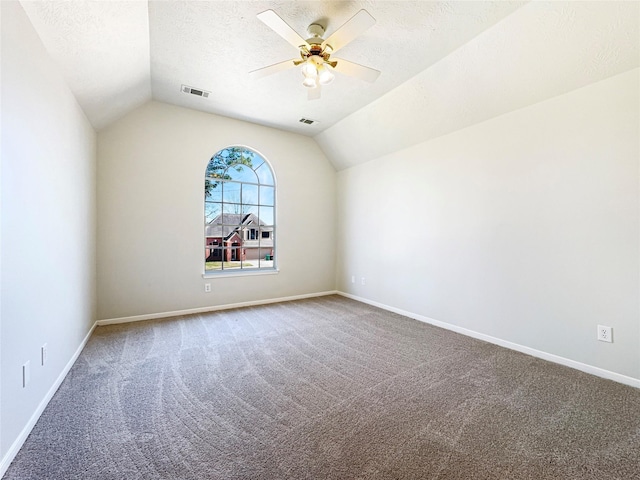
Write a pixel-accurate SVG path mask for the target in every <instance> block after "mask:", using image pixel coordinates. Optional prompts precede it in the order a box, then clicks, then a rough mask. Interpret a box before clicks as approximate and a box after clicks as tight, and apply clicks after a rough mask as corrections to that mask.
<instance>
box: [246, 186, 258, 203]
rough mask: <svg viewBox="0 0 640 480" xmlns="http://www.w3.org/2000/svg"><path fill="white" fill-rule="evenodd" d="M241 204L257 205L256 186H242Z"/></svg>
mask: <svg viewBox="0 0 640 480" xmlns="http://www.w3.org/2000/svg"><path fill="white" fill-rule="evenodd" d="M242 203H243V204H244V205H257V204H258V186H257V185H248V184H246V183H244V184H242Z"/></svg>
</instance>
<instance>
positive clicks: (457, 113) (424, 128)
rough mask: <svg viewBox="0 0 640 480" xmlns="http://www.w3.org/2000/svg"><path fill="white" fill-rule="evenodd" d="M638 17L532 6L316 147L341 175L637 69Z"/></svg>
mask: <svg viewBox="0 0 640 480" xmlns="http://www.w3.org/2000/svg"><path fill="white" fill-rule="evenodd" d="M639 18H640V3H639V2H531V3H529V4H527V5H525V6H524V7H522V8H521V9H519V10H518V11H516V12H514V13H513V14H512V15H510V16H509V17H508V18H507V19H506V20H505V21H503V22H500V23H498V24H497V25H495V26H494V27H492V28H491V29H488V30H486V31H485V32H483V33H482V34H480V35H479V36H477V37H476V38H474V39H473V40H471V41H470V42H468V43H467V44H465V45H463V46H462V47H461V48H459V49H458V50H456V51H455V52H453V53H451V54H450V55H448V56H447V57H446V58H443V59H442V60H440V61H439V62H437V63H435V64H434V65H432V66H431V67H430V68H428V69H426V70H424V71H422V72H421V73H419V74H418V75H416V76H415V77H413V78H411V79H410V80H409V81H407V82H406V83H405V84H403V85H401V86H399V87H398V88H396V89H394V90H393V91H391V92H389V93H388V94H386V95H384V96H382V97H381V98H379V99H377V100H375V101H374V102H372V103H370V104H368V105H367V106H365V107H364V108H362V109H360V110H358V111H356V112H354V113H352V114H351V115H349V116H347V117H346V118H344V119H343V120H341V121H339V122H337V123H336V124H335V125H333V126H331V127H329V128H328V129H326V130H324V131H323V132H321V133H320V134H318V135H317V136H316V137H315V138H316V141H317V142H318V143H319V145H320V147H321V148H322V149H323V151H324V152H325V154H326V155H327V156H328V157H329V158H330V159H331V161H332V162H333V164H334V166H335V167H336V168H337V169H338V170H340V169H344V168H347V167H349V166H352V165H356V164H358V163H362V162H364V161H367V160H369V159H372V158H376V157H379V156H382V155H385V154H387V153H390V152H394V151H398V150H401V149H402V148H406V147H409V146H411V145H415V144H417V143H419V142H423V141H426V140H429V139H431V138H435V137H437V136H440V135H444V134H446V133H450V132H454V131H456V130H460V129H461V128H464V127H467V126H470V125H473V124H475V123H478V122H482V121H484V120H487V119H490V118H493V117H496V116H498V115H501V114H504V113H507V112H511V111H513V110H516V109H519V108H523V107H525V106H527V105H532V104H534V103H537V102H540V101H543V100H545V99H548V98H551V97H554V96H557V95H560V94H563V93H566V92H569V91H571V90H575V89H577V88H580V87H582V86H585V85H588V84H590V83H593V82H597V81H599V80H602V79H605V78H608V77H611V76H613V75H616V74H619V73H622V72H626V71H628V70H631V69H633V68H637V67H638V66H639V65H640V29H639ZM639 87H640V86H639ZM372 119H375V121H372Z"/></svg>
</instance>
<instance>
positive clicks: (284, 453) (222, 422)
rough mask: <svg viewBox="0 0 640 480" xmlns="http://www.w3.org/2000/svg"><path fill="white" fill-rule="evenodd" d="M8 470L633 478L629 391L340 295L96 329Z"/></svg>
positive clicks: (638, 435)
mask: <svg viewBox="0 0 640 480" xmlns="http://www.w3.org/2000/svg"><path fill="white" fill-rule="evenodd" d="M5 478H6V479H7V480H8V479H61V480H62V479H64V480H68V479H131V480H133V479H185V480H186V479H413V478H421V479H489V478H491V479H535V480H541V479H597V480H607V479H614V478H615V479H624V480H629V479H640V390H636V389H633V388H631V387H626V386H623V385H620V384H617V383H614V382H611V381H607V380H603V379H599V378H596V377H593V376H590V375H587V374H583V373H581V372H577V371H574V370H571V369H569V368H565V367H562V366H558V365H555V364H552V363H548V362H545V361H542V360H539V359H536V358H533V357H529V356H527V355H523V354H520V353H516V352H512V351H510V350H506V349H503V348H500V347H497V346H494V345H491V344H487V343H484V342H480V341H477V340H474V339H471V338H467V337H464V336H461V335H457V334H454V333H451V332H448V331H445V330H441V329H438V328H435V327H432V326H429V325H425V324H422V323H419V322H417V321H414V320H411V319H408V318H405V317H402V316H399V315H395V314H391V313H388V312H386V311H383V310H379V309H376V308H373V307H370V306H368V305H364V304H362V303H358V302H354V301H351V300H348V299H345V298H342V297H338V296H330V297H323V298H317V299H310V300H303V301H296V302H288V303H280V304H273V305H267V306H260V307H252V308H244V309H237V310H228V311H223V312H217V313H210V314H203V315H192V316H184V317H178V318H174V319H167V320H160V321H150V322H139V323H133V324H127V325H114V326H109V327H100V328H98V329H97V330H96V332H95V333H94V335H93V336H92V338H91V340H90V341H89V343H88V345H87V347H86V348H85V349H84V351H83V352H82V354H81V356H80V358H79V359H78V361H77V362H76V364H75V365H74V367H73V369H72V370H71V372H70V373H69V375H68V377H67V378H66V380H65V381H64V383H63V384H62V386H61V387H60V389H59V391H58V392H57V394H56V395H55V397H54V398H53V399H52V401H51V402H50V404H49V406H48V407H47V409H46V411H45V412H44V414H43V415H42V417H41V418H40V420H39V421H38V423H37V425H36V426H35V428H34V430H33V432H32V433H31V435H30V436H29V438H28V439H27V441H26V443H25V445H24V447H23V448H22V450H21V451H20V452H19V454H18V456H17V457H16V459H15V461H14V462H13V464H12V465H11V467H10V468H9V470H8V472H7V474H6V476H5Z"/></svg>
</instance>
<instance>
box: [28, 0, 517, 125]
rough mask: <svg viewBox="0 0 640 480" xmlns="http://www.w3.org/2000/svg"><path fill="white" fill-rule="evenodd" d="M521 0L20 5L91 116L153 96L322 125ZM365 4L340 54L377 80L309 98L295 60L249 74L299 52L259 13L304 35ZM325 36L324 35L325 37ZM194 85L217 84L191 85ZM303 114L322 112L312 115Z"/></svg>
mask: <svg viewBox="0 0 640 480" xmlns="http://www.w3.org/2000/svg"><path fill="white" fill-rule="evenodd" d="M522 3H523V2H507V1H497V2H488V1H487V2H481V1H479V2H460V1H449V2H428V1H362V0H358V1H345V2H335V1H322V2H321V1H303V2H301V1H287V2H284V1H204V2H203V1H200V2H195V1H150V2H145V1H139V0H134V1H82V0H75V1H71V2H66V1H60V0H57V1H36V2H34V1H28V0H23V1H22V4H23V5H24V7H25V10H26V11H27V14H28V15H29V17H30V19H31V21H32V23H33V24H34V26H35V28H36V30H37V32H38V33H39V35H40V37H41V38H42V40H43V43H44V44H45V47H46V48H47V49H48V51H49V52H50V54H51V56H52V57H53V58H54V60H56V61H57V62H58V63H59V64H60V65H61V68H62V71H63V74H64V75H65V77H66V79H67V81H68V83H69V85H70V87H71V89H72V90H73V91H74V93H75V94H76V97H77V98H78V101H79V103H80V105H81V106H82V107H83V108H84V110H85V112H86V113H87V116H88V117H89V120H90V121H91V122H92V124H93V125H94V127H96V128H97V129H100V128H102V127H104V126H105V125H107V124H108V123H110V122H111V121H113V120H114V119H117V118H119V117H120V116H122V115H124V114H126V113H128V112H129V111H131V110H132V109H133V108H135V107H137V106H138V105H140V104H141V103H143V102H145V101H146V100H148V99H149V98H150V97H151V96H153V98H154V99H156V100H159V101H162V102H167V103H172V104H176V105H181V106H185V107H189V108H194V109H197V110H202V111H206V112H211V113H217V114H221V115H226V116H230V117H234V118H240V119H244V120H248V121H252V122H256V123H260V124H264V125H269V126H274V127H277V128H281V129H285V130H289V131H295V132H298V133H303V134H305V135H315V134H317V133H318V132H320V131H322V130H323V129H326V128H328V127H330V126H331V125H333V124H334V123H336V122H337V121H339V120H340V119H342V118H344V117H346V116H347V115H349V114H351V113H353V112H355V111H357V110H358V109H360V108H362V107H363V106H365V105H367V104H369V103H371V102H372V101H374V100H375V99H377V98H379V97H380V96H382V95H384V94H385V93H387V92H389V91H391V90H392V89H393V88H395V87H397V86H398V85H400V84H401V83H403V82H405V81H407V80H408V79H410V78H411V77H412V76H414V75H416V74H417V73H419V72H421V71H422V70H424V69H425V68H427V67H429V66H430V65H432V64H433V63H435V62H437V61H438V60H440V59H441V58H443V57H445V56H446V55H448V54H449V53H451V52H452V51H454V50H455V49H456V48H458V47H460V46H461V45H463V44H465V43H466V42H468V41H469V40H470V39H472V38H473V37H474V36H476V35H478V34H479V33H480V32H482V31H483V30H485V29H487V28H490V27H491V26H492V25H494V24H495V23H496V22H498V21H500V20H501V19H503V18H504V17H506V16H507V15H509V14H510V13H512V12H513V11H514V10H516V9H517V8H518V7H519V6H521V5H522ZM361 8H364V9H366V10H367V11H369V13H371V14H372V15H373V16H374V17H375V18H376V20H377V23H376V24H375V25H374V26H373V27H371V28H370V29H369V30H368V31H367V32H365V33H364V34H363V35H362V36H360V37H358V38H357V39H355V40H354V41H353V42H352V43H350V44H349V45H347V46H346V47H345V48H343V49H342V50H341V51H340V52H339V53H340V55H339V57H341V58H344V59H345V60H351V61H354V62H356V63H360V64H363V65H367V66H370V67H373V68H375V69H378V70H380V71H381V72H382V74H381V75H380V77H379V78H378V80H377V81H376V82H375V83H374V84H369V83H366V82H363V81H361V80H357V79H354V78H351V77H346V76H344V75H340V74H337V75H336V79H335V81H334V82H333V83H332V84H331V85H328V86H326V87H324V88H323V92H322V98H321V99H320V100H315V101H309V100H307V90H306V88H305V87H304V86H302V75H301V74H300V72H299V71H298V70H297V69H291V70H288V71H284V72H280V73H277V74H275V75H273V76H270V77H266V78H262V79H256V80H252V79H250V78H249V76H248V75H247V74H248V72H249V71H251V70H255V69H257V68H260V67H263V66H266V65H271V64H273V63H277V62H280V61H284V60H287V59H292V58H295V57H296V56H297V52H296V50H295V49H294V48H293V47H292V46H291V45H289V44H288V43H287V42H286V41H285V40H283V39H282V38H281V37H279V36H278V35H277V34H276V33H275V32H274V31H272V30H271V29H269V28H268V27H267V26H266V25H264V24H263V23H262V22H261V21H260V20H258V18H256V15H257V14H258V13H260V12H263V11H265V10H267V9H273V10H275V11H276V12H277V13H278V14H279V15H280V16H281V17H282V18H283V19H284V20H285V21H286V22H288V23H289V25H291V27H292V28H293V29H294V30H296V31H297V32H298V33H299V34H300V35H302V36H303V37H304V38H306V37H307V34H306V29H307V26H308V25H309V24H311V23H314V22H316V23H321V24H323V25H324V26H325V27H326V33H327V35H330V34H331V33H332V32H333V31H335V30H336V29H337V28H339V27H340V26H341V25H342V24H343V23H345V22H346V21H347V20H348V19H349V18H351V17H352V16H353V15H354V14H355V13H356V12H357V11H358V10H360V9H361ZM325 38H326V36H325ZM182 84H186V85H189V86H192V87H196V88H199V89H204V90H207V91H210V92H212V93H211V95H210V97H209V98H207V99H204V98H199V97H195V96H191V95H187V94H184V93H182V92H181V91H180V86H181V85H182ZM301 117H305V118H311V119H313V120H317V121H318V123H317V124H314V125H311V126H309V125H304V124H301V123H300V122H299V121H298V120H299V119H300V118H301Z"/></svg>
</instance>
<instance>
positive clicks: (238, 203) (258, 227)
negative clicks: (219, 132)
mask: <svg viewBox="0 0 640 480" xmlns="http://www.w3.org/2000/svg"><path fill="white" fill-rule="evenodd" d="M232 149H233V150H240V155H241V156H243V155H245V152H248V153H249V154H250V155H246V156H251V160H252V163H254V164H250V165H247V164H245V163H240V162H234V163H229V164H227V165H226V168H225V169H224V171H223V172H224V173H223V175H221V176H219V177H212V176H210V174H209V173H210V172H209V167H210V165H211V163H212V162H213V161H214V159H215V158H216V156H218V155H222V153H223V152H224V151H225V150H232ZM232 153H234V152H232ZM256 160H257V161H256ZM242 161H243V160H242ZM237 165H240V166H242V167H243V168H249V169H250V170H251V171H252V172H253V174H254V175H255V181H253V180H252V181H247V180H246V179H242V178H240V179H234V178H233V177H232V176H231V175H228V174H227V173H228V172H229V171H230V170H231V169H232V168H233V167H234V166H237ZM263 165H264V166H263ZM259 168H267V169H268V170H269V174H270V175H269V176H270V179H268V180H271V182H270V183H269V182H268V181H267V182H263V181H262V180H261V176H262V174H260V173H259V172H258V169H259ZM236 171H238V170H236ZM242 176H245V175H244V174H241V177H242ZM223 177H231V178H223ZM212 178H215V183H216V187H214V188H220V190H219V193H218V194H217V195H216V197H217V198H218V199H217V200H211V198H210V196H209V195H207V182H210V181H212ZM263 178H264V177H263ZM204 183H205V189H204V192H203V194H204V201H203V206H204V215H203V218H204V232H203V233H204V252H203V253H204V261H203V263H202V265H203V274H202V276H203V278H219V277H227V276H247V275H271V274H277V273H279V271H280V270H279V268H278V264H277V258H278V253H277V245H276V241H277V238H276V237H277V235H275V232H276V230H277V190H278V188H277V180H276V174H275V171H274V169H273V166H272V165H271V162H269V160H268V159H267V158H266V157H265V156H264V155H263V154H262V153H260V152H259V151H257V150H256V149H254V148H251V147H249V146H246V145H228V146H226V147H223V148H221V149H219V150H218V151H217V152H216V153H215V154H213V155H212V156H211V158H210V159H209V161H208V162H207V165H206V166H205V174H204ZM232 184H236V185H238V187H239V188H238V189H237V191H238V192H240V193H239V199H234V200H233V201H231V200H229V199H228V198H227V197H226V196H225V185H232ZM244 185H250V186H251V188H253V189H254V190H255V191H256V192H257V197H258V198H257V200H255V201H253V200H245V199H244V198H243V190H244ZM263 187H267V188H266V189H265V190H264V191H263ZM269 189H272V190H273V192H272V194H271V193H269ZM209 191H211V190H209ZM232 191H233V190H232V189H230V190H229V192H232ZM265 192H266V194H267V197H270V195H272V201H271V202H270V203H269V201H268V200H263V199H262V198H261V195H263V194H264V193H265ZM263 201H264V202H266V203H263ZM209 205H217V206H218V207H217V209H218V211H219V213H218V214H217V215H216V216H215V217H213V218H211V216H210V214H208V213H207V210H208V208H209ZM263 208H264V209H270V210H271V211H272V214H271V215H272V221H271V223H269V224H268V225H267V224H264V222H263V221H262V220H261V218H260V217H261V211H262V209H263ZM226 209H239V210H240V211H241V213H240V214H237V215H243V217H241V218H242V220H240V222H239V223H238V224H237V225H236V224H235V223H232V224H226V223H225V221H224V217H225V215H230V213H229V212H228V211H226ZM245 209H246V211H247V212H248V213H246V212H245ZM249 215H251V217H249ZM267 215H269V214H267ZM208 218H211V220H210V221H209V222H208V221H207V220H208ZM218 219H220V222H219V223H216V224H215V225H219V226H220V234H221V235H222V236H221V237H217V236H216V237H212V236H210V235H208V231H207V227H209V226H211V223H212V222H214V221H215V220H218ZM256 221H257V222H256ZM245 222H247V223H245ZM263 227H264V228H265V230H263ZM226 228H231V229H232V230H231V232H230V233H229V234H228V235H226V236H225V235H224V233H225V229H226ZM252 230H253V231H254V232H255V235H254V236H255V238H253V239H252V238H251V233H250V232H251V231H252ZM265 231H266V232H267V233H268V235H267V236H266V237H263V235H262V234H263V232H265ZM228 236H229V242H230V241H231V240H234V242H235V241H237V239H240V245H239V246H237V245H235V246H232V245H231V244H229V245H227V241H225V238H227V237H228ZM232 237H233V238H232ZM245 237H246V238H245ZM210 239H215V240H216V241H215V242H214V243H211V241H210ZM245 242H250V243H251V245H249V246H246V243H245ZM263 242H264V243H267V244H268V245H264V246H263V245H262V243H263ZM253 243H256V245H253ZM212 246H215V248H217V249H218V250H219V251H220V252H221V258H220V262H221V265H220V268H216V269H207V259H208V258H210V257H211V255H212V254H213V248H211V247H212ZM225 249H227V250H228V249H231V251H232V253H231V258H232V260H225V256H226V255H227V254H226V253H225ZM250 250H253V251H254V252H252V253H255V251H257V253H258V256H257V258H256V259H255V261H257V263H258V265H257V266H253V265H252V266H244V265H243V264H244V263H245V262H246V263H249V262H251V261H252V260H247V259H246V254H247V251H250ZM209 252H210V253H209ZM238 253H240V257H241V258H240V260H233V259H237V258H238ZM262 257H266V258H264V259H263V258H262ZM211 261H214V260H211ZM231 261H239V262H240V266H239V267H231V268H224V264H225V262H231ZM263 262H269V265H266V266H263V265H262V264H263Z"/></svg>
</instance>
